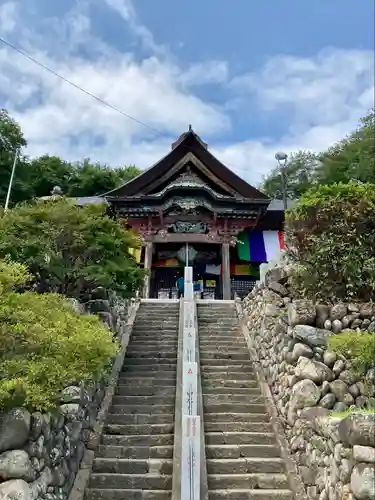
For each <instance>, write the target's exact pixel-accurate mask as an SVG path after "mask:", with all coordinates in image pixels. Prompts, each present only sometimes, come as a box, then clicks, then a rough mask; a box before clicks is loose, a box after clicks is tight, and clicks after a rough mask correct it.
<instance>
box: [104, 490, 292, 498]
mask: <svg viewBox="0 0 375 500" xmlns="http://www.w3.org/2000/svg"><path fill="white" fill-rule="evenodd" d="M208 499H209V500H293V499H294V495H293V493H292V492H291V491H290V490H287V489H284V490H275V489H270V490H259V489H255V490H249V489H248V488H246V489H231V490H227V489H224V490H209V492H208ZM95 500H97V499H95ZM155 500H159V499H158V498H155Z"/></svg>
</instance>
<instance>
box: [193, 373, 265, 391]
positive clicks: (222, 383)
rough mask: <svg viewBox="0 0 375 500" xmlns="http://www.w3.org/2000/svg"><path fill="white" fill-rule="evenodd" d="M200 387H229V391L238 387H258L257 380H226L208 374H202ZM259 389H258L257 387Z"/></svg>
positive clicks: (214, 388)
mask: <svg viewBox="0 0 375 500" xmlns="http://www.w3.org/2000/svg"><path fill="white" fill-rule="evenodd" d="M202 387H203V388H204V389H213V390H216V389H220V388H221V389H230V391H235V390H238V389H245V390H246V389H255V388H256V389H258V382H257V381H256V380H255V379H251V380H237V379H233V380H228V379H224V380H223V379H221V380H220V378H219V377H216V378H214V377H211V376H210V375H204V376H203V377H202ZM258 390H260V389H258Z"/></svg>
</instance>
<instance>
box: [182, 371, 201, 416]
mask: <svg viewBox="0 0 375 500" xmlns="http://www.w3.org/2000/svg"><path fill="white" fill-rule="evenodd" d="M182 370H183V371H182V398H183V401H182V414H183V415H190V416H194V415H197V393H198V365H197V363H183V368H182Z"/></svg>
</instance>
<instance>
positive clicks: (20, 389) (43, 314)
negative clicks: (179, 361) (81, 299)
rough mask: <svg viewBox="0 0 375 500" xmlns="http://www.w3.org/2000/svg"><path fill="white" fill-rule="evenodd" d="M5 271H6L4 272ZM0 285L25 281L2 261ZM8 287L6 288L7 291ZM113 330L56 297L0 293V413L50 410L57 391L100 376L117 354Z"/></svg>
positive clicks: (20, 271) (17, 269)
mask: <svg viewBox="0 0 375 500" xmlns="http://www.w3.org/2000/svg"><path fill="white" fill-rule="evenodd" d="M7 268H8V269H7ZM0 269H1V270H2V271H1V272H0V282H3V281H4V280H3V277H4V276H6V279H5V282H6V283H7V286H8V285H9V284H10V281H11V280H10V279H9V276H11V277H12V276H13V277H15V280H14V281H13V282H14V284H15V285H19V284H22V278H21V277H20V275H21V274H23V278H24V279H26V278H27V273H25V269H24V268H22V266H21V268H20V266H19V265H9V264H6V263H4V262H1V261H0ZM8 289H9V287H8ZM112 337H113V336H112V332H111V331H110V330H109V329H108V328H106V327H105V326H104V325H103V324H102V323H101V322H100V320H99V318H97V317H96V316H89V315H80V314H78V313H76V312H75V311H74V310H73V309H72V306H71V303H70V302H69V301H68V299H66V298H64V297H63V296H61V295H58V294H49V293H47V294H43V295H38V294H37V293H33V292H26V293H23V294H20V293H16V292H12V291H11V292H9V291H8V292H4V290H3V292H2V293H0V410H1V409H5V408H10V407H14V406H25V407H27V408H29V409H30V410H31V411H33V410H41V411H43V410H50V409H52V408H53V407H55V406H56V404H58V403H59V399H60V393H61V390H62V389H64V388H65V387H67V386H69V385H71V384H79V383H81V382H90V381H94V380H97V379H98V378H99V377H101V376H103V375H104V374H105V373H106V371H107V369H108V368H109V367H110V362H111V360H112V358H113V356H115V355H116V354H117V352H118V344H117V343H116V342H114V341H113V338H112Z"/></svg>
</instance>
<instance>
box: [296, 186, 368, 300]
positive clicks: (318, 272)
mask: <svg viewBox="0 0 375 500" xmlns="http://www.w3.org/2000/svg"><path fill="white" fill-rule="evenodd" d="M286 241H287V245H288V250H287V254H288V257H289V259H290V261H291V262H292V263H293V264H295V271H294V274H293V276H292V277H291V280H290V284H291V285H292V287H293V288H294V290H295V291H296V292H297V293H299V294H302V295H305V296H308V297H310V298H312V299H323V300H327V299H332V300H335V299H341V300H345V299H358V300H371V299H374V298H375V185H374V184H354V183H350V184H341V183H340V184H333V185H329V186H320V187H318V188H314V189H311V190H310V191H308V192H307V193H306V194H305V195H304V196H303V197H302V198H301V199H300V200H299V201H298V202H297V203H296V205H295V207H294V208H293V209H292V210H290V211H288V212H287V218H286Z"/></svg>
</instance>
